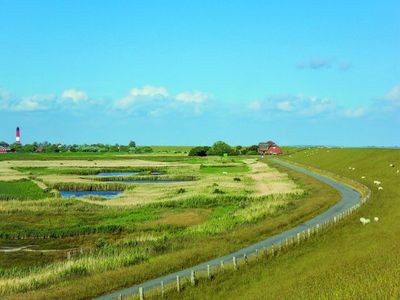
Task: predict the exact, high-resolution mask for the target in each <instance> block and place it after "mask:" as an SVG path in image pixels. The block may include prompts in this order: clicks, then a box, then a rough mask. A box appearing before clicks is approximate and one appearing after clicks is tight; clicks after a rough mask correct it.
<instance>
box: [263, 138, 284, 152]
mask: <svg viewBox="0 0 400 300" xmlns="http://www.w3.org/2000/svg"><path fill="white" fill-rule="evenodd" d="M257 151H258V153H259V154H260V155H280V154H282V153H283V151H282V149H281V148H280V147H279V146H278V145H277V144H275V143H274V142H273V141H268V142H265V143H259V144H258V148H257Z"/></svg>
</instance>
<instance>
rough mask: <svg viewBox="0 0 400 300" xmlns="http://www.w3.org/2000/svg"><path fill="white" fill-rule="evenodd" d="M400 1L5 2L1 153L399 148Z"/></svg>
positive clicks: (1, 3)
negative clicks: (273, 145)
mask: <svg viewBox="0 0 400 300" xmlns="http://www.w3.org/2000/svg"><path fill="white" fill-rule="evenodd" d="M399 113H400V2H399V1H368V0H367V1H362V2H354V3H352V4H351V3H350V2H349V1H330V3H327V2H326V1H252V0H250V1H232V0H230V1H222V0H221V1H204V0H203V1H172V0H171V1H161V0H160V1H151V0H149V1H122V0H119V1H98V0H96V1H94V0H86V1H77V0H68V1H67V0H65V1H61V0H60V1H43V0H36V1H28V0H26V1H20V0H0V120H1V126H0V140H6V141H8V142H11V141H13V138H14V131H15V127H16V126H20V127H21V130H22V141H23V142H33V141H45V140H47V141H50V142H63V143H96V142H104V143H121V144H126V143H127V142H128V141H129V140H135V141H136V142H137V143H138V144H142V145H144V144H146V145H157V144H160V145H185V144H186V145H198V144H210V143H212V142H214V141H216V140H225V141H227V142H229V143H231V144H242V145H249V144H255V143H258V142H259V141H263V140H269V139H272V140H274V141H276V142H277V143H279V144H284V145H304V144H314V145H321V144H327V145H340V146H363V145H381V146H395V145H398V146H400V134H399V133H398V131H399V127H400V114H399Z"/></svg>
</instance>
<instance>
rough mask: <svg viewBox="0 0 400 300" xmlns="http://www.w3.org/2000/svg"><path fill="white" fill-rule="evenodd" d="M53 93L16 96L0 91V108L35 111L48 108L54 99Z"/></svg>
mask: <svg viewBox="0 0 400 300" xmlns="http://www.w3.org/2000/svg"><path fill="white" fill-rule="evenodd" d="M55 99H56V97H55V96H54V95H46V96H41V95H34V96H29V97H21V98H18V97H16V96H14V95H13V94H11V93H9V92H8V91H5V90H2V91H0V100H1V102H0V110H8V111H16V112H22V111H37V110H47V109H49V108H50V107H51V106H52V105H53V104H54V101H55Z"/></svg>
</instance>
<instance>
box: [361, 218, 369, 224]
mask: <svg viewBox="0 0 400 300" xmlns="http://www.w3.org/2000/svg"><path fill="white" fill-rule="evenodd" d="M360 222H361V224H363V225H365V224H368V223H369V222H371V221H370V219H366V218H360Z"/></svg>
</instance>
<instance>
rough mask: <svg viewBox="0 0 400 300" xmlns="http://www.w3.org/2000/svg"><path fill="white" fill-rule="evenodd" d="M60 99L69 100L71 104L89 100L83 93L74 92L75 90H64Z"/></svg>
mask: <svg viewBox="0 0 400 300" xmlns="http://www.w3.org/2000/svg"><path fill="white" fill-rule="evenodd" d="M61 98H62V99H65V100H70V101H72V102H75V103H77V102H80V101H86V100H88V99H89V97H88V95H87V94H86V92H84V91H80V90H76V89H68V90H65V91H64V92H63V93H62V95H61Z"/></svg>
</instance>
